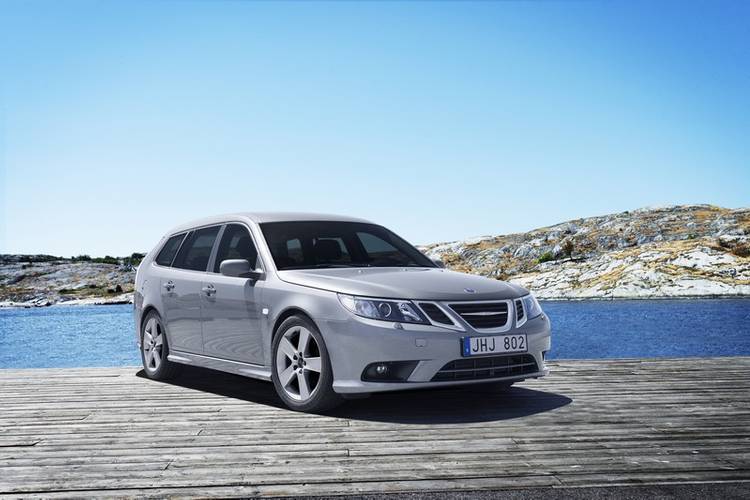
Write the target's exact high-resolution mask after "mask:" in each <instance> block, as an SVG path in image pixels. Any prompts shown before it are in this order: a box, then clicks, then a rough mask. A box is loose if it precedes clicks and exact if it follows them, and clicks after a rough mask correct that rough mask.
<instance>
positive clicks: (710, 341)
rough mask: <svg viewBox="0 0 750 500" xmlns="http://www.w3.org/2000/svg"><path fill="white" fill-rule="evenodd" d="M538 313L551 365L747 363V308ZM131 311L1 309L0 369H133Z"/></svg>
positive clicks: (675, 304)
mask: <svg viewBox="0 0 750 500" xmlns="http://www.w3.org/2000/svg"><path fill="white" fill-rule="evenodd" d="M542 307H543V308H544V310H545V311H546V313H547V314H548V315H549V317H550V319H551V320H552V329H553V333H552V335H553V337H552V351H551V352H550V358H578V359H581V358H641V357H668V356H733V355H750V300H742V299H736V300H735V299H723V300H632V301H628V300H621V301H583V302H544V303H542ZM132 311H133V306H131V305H113V306H89V307H86V306H68V307H66V306H56V307H47V308H40V309H0V368H38V367H73V366H120V365H137V364H139V363H140V356H139V354H138V350H137V348H136V346H135V335H134V333H133V319H132V318H133V316H132ZM457 354H458V352H457Z"/></svg>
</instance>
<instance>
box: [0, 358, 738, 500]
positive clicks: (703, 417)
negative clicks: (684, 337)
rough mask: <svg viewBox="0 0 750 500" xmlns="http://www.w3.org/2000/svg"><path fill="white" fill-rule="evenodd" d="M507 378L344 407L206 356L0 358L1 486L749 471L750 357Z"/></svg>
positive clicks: (196, 487) (17, 490)
mask: <svg viewBox="0 0 750 500" xmlns="http://www.w3.org/2000/svg"><path fill="white" fill-rule="evenodd" d="M551 365H552V370H553V372H552V375H550V376H549V377H547V378H545V379H542V380H534V381H527V382H524V383H522V384H520V385H519V386H517V387H515V388H513V389H512V390H511V391H510V392H509V393H507V394H501V393H500V394H499V393H497V392H492V391H490V390H488V389H486V388H480V387H476V386H475V387H468V388H463V389H449V390H448V389H444V390H436V391H429V392H405V393H395V394H386V395H376V396H373V397H371V398H369V399H364V400H357V401H352V402H349V403H347V404H346V405H345V406H343V407H342V408H340V409H337V410H336V411H335V413H333V414H331V415H329V416H320V415H306V414H301V413H293V412H291V411H288V410H286V409H283V408H281V407H280V403H279V401H278V400H277V398H276V397H275V395H274V393H273V389H272V386H271V385H270V384H268V383H263V382H256V381H252V380H249V379H244V378H240V377H235V376H232V375H224V374H220V373H214V372H208V371H204V370H201V369H191V370H189V371H188V372H186V374H185V375H184V377H181V378H180V379H179V380H177V381H174V382H172V383H160V382H153V381H150V380H147V379H146V378H143V377H142V375H141V374H140V373H139V369H138V368H133V367H131V368H94V369H37V370H0V412H1V413H0V496H12V497H20V496H26V495H28V496H44V497H71V496H76V497H83V496H90V497H96V498H101V497H107V496H119V497H122V496H154V497H163V496H169V495H176V496H222V497H227V496H256V495H263V496H276V495H290V496H297V495H332V494H347V493H372V492H375V493H382V492H414V491H422V492H425V491H436V490H473V489H508V488H528V487H547V488H565V487H580V486H591V485H616V484H662V483H687V482H701V483H713V482H717V483H718V482H750V358H748V357H735V358H711V359H704V358H690V359H661V360H617V361H614V360H608V361H559V362H554V363H551Z"/></svg>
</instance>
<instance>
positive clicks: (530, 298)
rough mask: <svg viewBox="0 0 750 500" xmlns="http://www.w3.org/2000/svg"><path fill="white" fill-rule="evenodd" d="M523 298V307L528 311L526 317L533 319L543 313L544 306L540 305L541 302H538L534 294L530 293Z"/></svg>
mask: <svg viewBox="0 0 750 500" xmlns="http://www.w3.org/2000/svg"><path fill="white" fill-rule="evenodd" d="M521 300H523V308H524V310H525V311H526V319H527V320H529V319H532V318H536V317H537V316H539V315H540V314H542V306H540V305H539V302H537V300H536V297H534V295H532V294H528V295H527V296H525V297H523V298H522V299H521Z"/></svg>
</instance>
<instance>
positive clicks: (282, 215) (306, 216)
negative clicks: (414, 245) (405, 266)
mask: <svg viewBox="0 0 750 500" xmlns="http://www.w3.org/2000/svg"><path fill="white" fill-rule="evenodd" d="M242 220H246V221H250V222H254V223H256V224H263V223H265V222H298V221H300V222H301V221H340V222H365V223H368V224H370V223H371V222H370V221H368V220H365V219H359V218H356V217H349V216H346V215H334V214H319V213H312V212H236V213H230V214H222V215H212V216H210V217H203V218H201V219H196V220H192V221H190V222H186V223H184V224H180V225H179V226H175V227H173V228H172V229H171V230H170V231H169V233H168V234H175V233H179V232H181V231H187V230H189V229H193V228H195V227H201V226H208V225H211V224H221V223H223V222H231V221H242Z"/></svg>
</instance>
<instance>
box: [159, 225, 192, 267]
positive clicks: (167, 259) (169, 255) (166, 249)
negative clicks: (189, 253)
mask: <svg viewBox="0 0 750 500" xmlns="http://www.w3.org/2000/svg"><path fill="white" fill-rule="evenodd" d="M183 238H185V233H182V234H178V235H177V236H172V237H171V238H169V239H168V240H167V242H166V243H165V244H164V246H163V247H162V249H161V252H159V255H157V256H156V263H157V264H159V265H160V266H169V265H170V264H172V260H173V259H174V256H175V254H176V253H177V250H178V249H179V248H180V243H182V240H183Z"/></svg>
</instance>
